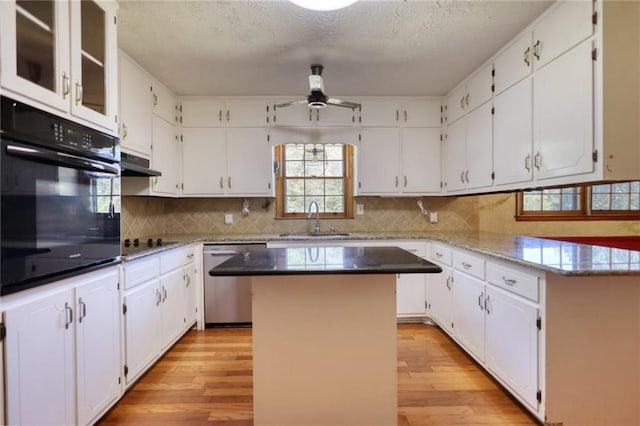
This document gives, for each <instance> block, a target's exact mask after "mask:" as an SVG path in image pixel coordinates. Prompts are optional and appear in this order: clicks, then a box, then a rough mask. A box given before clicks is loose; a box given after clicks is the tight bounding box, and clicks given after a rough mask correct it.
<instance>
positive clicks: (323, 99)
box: [276, 64, 360, 109]
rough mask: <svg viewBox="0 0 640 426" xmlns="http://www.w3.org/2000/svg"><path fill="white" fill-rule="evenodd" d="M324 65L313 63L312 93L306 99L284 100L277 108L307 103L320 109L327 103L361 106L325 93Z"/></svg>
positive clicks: (349, 106) (310, 83) (351, 106)
mask: <svg viewBox="0 0 640 426" xmlns="http://www.w3.org/2000/svg"><path fill="white" fill-rule="evenodd" d="M323 68H324V67H323V66H322V65H320V64H312V65H311V75H310V76H309V88H310V89H311V94H309V96H307V97H306V98H305V99H299V100H295V101H290V102H284V103H281V104H278V105H276V108H284V107H288V106H291V105H300V104H307V105H308V106H309V108H312V109H320V108H324V107H326V106H327V105H335V106H341V107H345V108H351V109H354V108H359V107H360V104H358V103H355V102H349V101H343V100H341V99H336V98H330V97H329V96H327V95H325V94H324V84H323V83H322V70H323Z"/></svg>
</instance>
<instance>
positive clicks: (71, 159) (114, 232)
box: [0, 138, 120, 295]
mask: <svg viewBox="0 0 640 426" xmlns="http://www.w3.org/2000/svg"><path fill="white" fill-rule="evenodd" d="M0 140H1V143H2V153H1V165H0V166H1V167H0V173H1V174H2V181H1V182H0V193H1V201H0V202H1V203H2V204H1V206H0V207H1V208H0V212H1V216H2V221H1V225H0V226H1V229H0V240H1V245H2V264H1V267H0V274H1V279H2V282H1V287H0V294H2V295H5V294H9V293H13V292H16V291H20V290H24V289H26V288H30V287H35V286H37V285H41V284H44V283H47V282H50V281H53V280H57V279H60V278H64V277H68V276H72V275H74V274H77V273H80V272H83V271H85V270H86V269H88V268H92V267H96V266H99V265H104V264H107V263H111V262H114V261H115V260H117V258H118V256H119V255H120V168H119V166H118V165H117V164H114V163H107V162H101V161H96V160H93V159H88V158H83V157H78V156H75V155H70V154H67V153H62V152H57V151H53V150H48V149H45V148H42V147H37V146H31V145H28V144H25V143H22V142H15V141H12V140H10V139H6V138H3V139H0Z"/></svg>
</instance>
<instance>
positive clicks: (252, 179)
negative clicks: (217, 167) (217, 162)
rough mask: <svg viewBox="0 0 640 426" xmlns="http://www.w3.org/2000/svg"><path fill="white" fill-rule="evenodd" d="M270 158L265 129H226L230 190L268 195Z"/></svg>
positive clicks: (269, 190) (228, 189)
mask: <svg viewBox="0 0 640 426" xmlns="http://www.w3.org/2000/svg"><path fill="white" fill-rule="evenodd" d="M271 161H272V156H271V153H270V147H269V143H268V141H267V131H266V129H260V128H240V129H229V128H228V129H227V182H226V184H227V193H229V194H236V195H252V196H268V195H269V194H270V193H271V181H270V179H269V170H270V166H271V164H272V163H271Z"/></svg>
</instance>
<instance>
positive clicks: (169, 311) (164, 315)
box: [160, 268, 185, 350]
mask: <svg viewBox="0 0 640 426" xmlns="http://www.w3.org/2000/svg"><path fill="white" fill-rule="evenodd" d="M160 293H161V295H162V304H161V309H160V317H161V321H160V330H161V336H162V337H161V339H162V344H161V349H162V350H164V349H165V348H167V347H168V346H170V345H171V344H172V343H173V342H174V341H175V340H176V339H177V338H178V337H179V336H180V334H182V331H183V330H184V303H185V302H184V278H183V271H182V268H178V269H175V270H174V271H172V272H169V273H168V274H166V275H163V276H162V277H160Z"/></svg>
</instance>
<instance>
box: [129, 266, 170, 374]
mask: <svg viewBox="0 0 640 426" xmlns="http://www.w3.org/2000/svg"><path fill="white" fill-rule="evenodd" d="M158 284H159V283H158V280H157V279H153V280H150V281H148V282H147V283H145V284H142V285H139V286H137V287H135V288H134V289H133V290H131V291H129V292H127V294H126V295H125V296H124V298H123V302H124V304H125V305H126V307H127V312H126V314H125V315H124V332H125V335H124V342H125V365H126V366H127V368H128V374H127V376H126V380H127V384H129V383H132V382H133V381H135V380H136V379H137V377H138V376H139V375H140V373H142V371H144V369H145V368H147V366H149V365H150V364H151V363H152V362H153V360H155V359H156V357H157V356H158V355H159V354H160V346H161V341H160V304H161V303H162V295H161V293H160V289H159V286H158Z"/></svg>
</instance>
